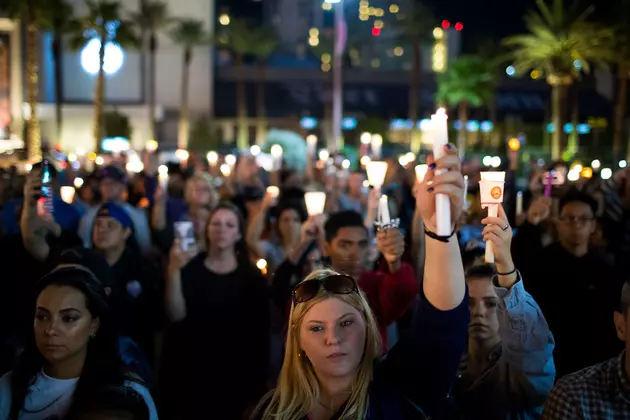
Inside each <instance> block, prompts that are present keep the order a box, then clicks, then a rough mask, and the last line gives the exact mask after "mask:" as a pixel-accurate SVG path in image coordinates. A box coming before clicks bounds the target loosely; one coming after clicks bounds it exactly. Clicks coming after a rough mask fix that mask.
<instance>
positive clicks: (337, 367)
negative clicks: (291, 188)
mask: <svg viewBox="0 0 630 420" xmlns="http://www.w3.org/2000/svg"><path fill="white" fill-rule="evenodd" d="M446 151H447V155H446V156H445V157H444V158H442V159H440V160H438V161H437V162H433V160H430V161H429V164H430V165H431V169H432V170H431V171H429V173H428V174H427V176H426V178H425V180H424V181H423V184H422V185H421V189H422V192H421V193H419V195H421V200H419V206H420V207H421V209H420V211H421V213H422V216H423V220H424V221H425V232H426V235H427V238H426V265H425V269H424V282H423V285H422V286H423V291H422V293H421V294H420V295H421V296H420V298H419V299H418V302H417V307H416V311H417V316H416V321H415V325H414V330H413V336H410V337H408V338H405V339H403V340H401V341H400V342H399V343H398V344H397V345H396V346H394V348H393V349H392V350H391V351H390V353H389V354H388V355H387V356H386V357H381V344H380V334H379V329H378V325H377V323H376V321H375V319H374V316H373V314H372V311H371V310H370V306H369V304H368V302H367V300H366V298H365V296H364V295H363V293H362V292H360V291H359V288H358V287H357V284H356V282H355V280H354V279H353V278H352V277H349V276H346V275H343V274H339V273H336V272H333V271H330V270H320V271H315V272H313V273H312V274H311V275H309V276H308V277H307V278H306V279H305V280H304V281H303V282H301V283H300V284H298V285H297V286H296V287H295V288H294V290H293V303H292V305H291V312H290V315H289V330H288V333H287V341H286V353H285V358H284V363H283V366H282V372H281V373H280V379H279V383H278V387H277V388H276V389H275V390H274V391H273V392H272V393H270V395H268V396H267V397H266V398H265V399H263V401H261V403H260V405H259V407H258V409H257V411H256V413H255V414H254V417H253V418H254V419H257V420H271V419H274V420H305V419H307V420H331V419H335V420H350V419H352V420H356V419H368V420H376V419H387V420H403V419H418V418H428V417H431V418H434V419H437V418H441V417H443V415H444V412H445V408H446V407H445V405H446V396H447V393H448V391H449V390H450V388H451V386H452V384H453V382H454V380H455V375H456V372H457V368H458V364H459V360H460V357H461V354H462V352H463V350H464V348H465V344H466V334H467V327H468V320H469V314H468V302H467V298H466V287H465V282H464V271H463V267H462V261H461V257H460V252H459V247H458V245H457V240H456V238H455V237H454V236H453V235H452V234H451V235H449V236H445V237H440V236H437V235H436V234H434V233H433V232H435V231H436V229H435V226H436V215H435V199H434V194H446V195H448V196H449V198H450V200H451V212H452V214H451V218H452V220H457V218H458V216H459V215H460V214H461V212H462V205H463V202H462V201H463V200H462V197H463V191H462V190H463V186H464V181H463V177H462V175H461V170H460V162H459V158H458V157H457V151H456V150H455V148H454V147H453V146H452V145H448V146H446ZM440 169H444V170H446V172H445V173H443V174H441V175H436V174H437V173H438V172H436V171H437V170H440Z"/></svg>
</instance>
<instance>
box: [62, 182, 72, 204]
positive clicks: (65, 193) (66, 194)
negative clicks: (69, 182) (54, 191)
mask: <svg viewBox="0 0 630 420" xmlns="http://www.w3.org/2000/svg"><path fill="white" fill-rule="evenodd" d="M75 191H76V190H75V189H74V187H67V186H64V187H61V190H60V192H61V199H62V200H63V201H64V202H65V203H67V204H72V201H73V200H74V193H75Z"/></svg>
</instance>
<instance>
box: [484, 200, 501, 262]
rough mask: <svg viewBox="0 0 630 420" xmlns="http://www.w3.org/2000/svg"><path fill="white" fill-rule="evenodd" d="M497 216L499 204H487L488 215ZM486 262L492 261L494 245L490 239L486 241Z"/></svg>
mask: <svg viewBox="0 0 630 420" xmlns="http://www.w3.org/2000/svg"><path fill="white" fill-rule="evenodd" d="M498 216H499V205H498V204H489V205H488V217H498ZM486 262H487V263H493V262H494V247H493V246H492V242H490V241H486Z"/></svg>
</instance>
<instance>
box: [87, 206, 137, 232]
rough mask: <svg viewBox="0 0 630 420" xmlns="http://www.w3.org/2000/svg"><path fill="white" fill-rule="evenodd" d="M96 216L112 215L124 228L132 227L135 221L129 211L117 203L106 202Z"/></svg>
mask: <svg viewBox="0 0 630 420" xmlns="http://www.w3.org/2000/svg"><path fill="white" fill-rule="evenodd" d="M96 217H111V218H113V219H115V220H116V221H117V222H118V223H120V224H121V225H122V227H123V228H125V229H127V228H132V227H133V222H132V221H131V217H129V215H128V214H127V211H126V210H125V209H124V208H123V207H122V206H120V205H118V204H116V203H112V202H109V203H105V204H103V205H101V207H100V208H99V209H98V211H97V212H96Z"/></svg>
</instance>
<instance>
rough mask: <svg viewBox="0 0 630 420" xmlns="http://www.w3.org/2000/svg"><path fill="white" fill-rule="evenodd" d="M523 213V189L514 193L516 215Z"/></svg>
mask: <svg viewBox="0 0 630 420" xmlns="http://www.w3.org/2000/svg"><path fill="white" fill-rule="evenodd" d="M521 214H523V191H519V192H517V193H516V215H517V216H520V215H521Z"/></svg>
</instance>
